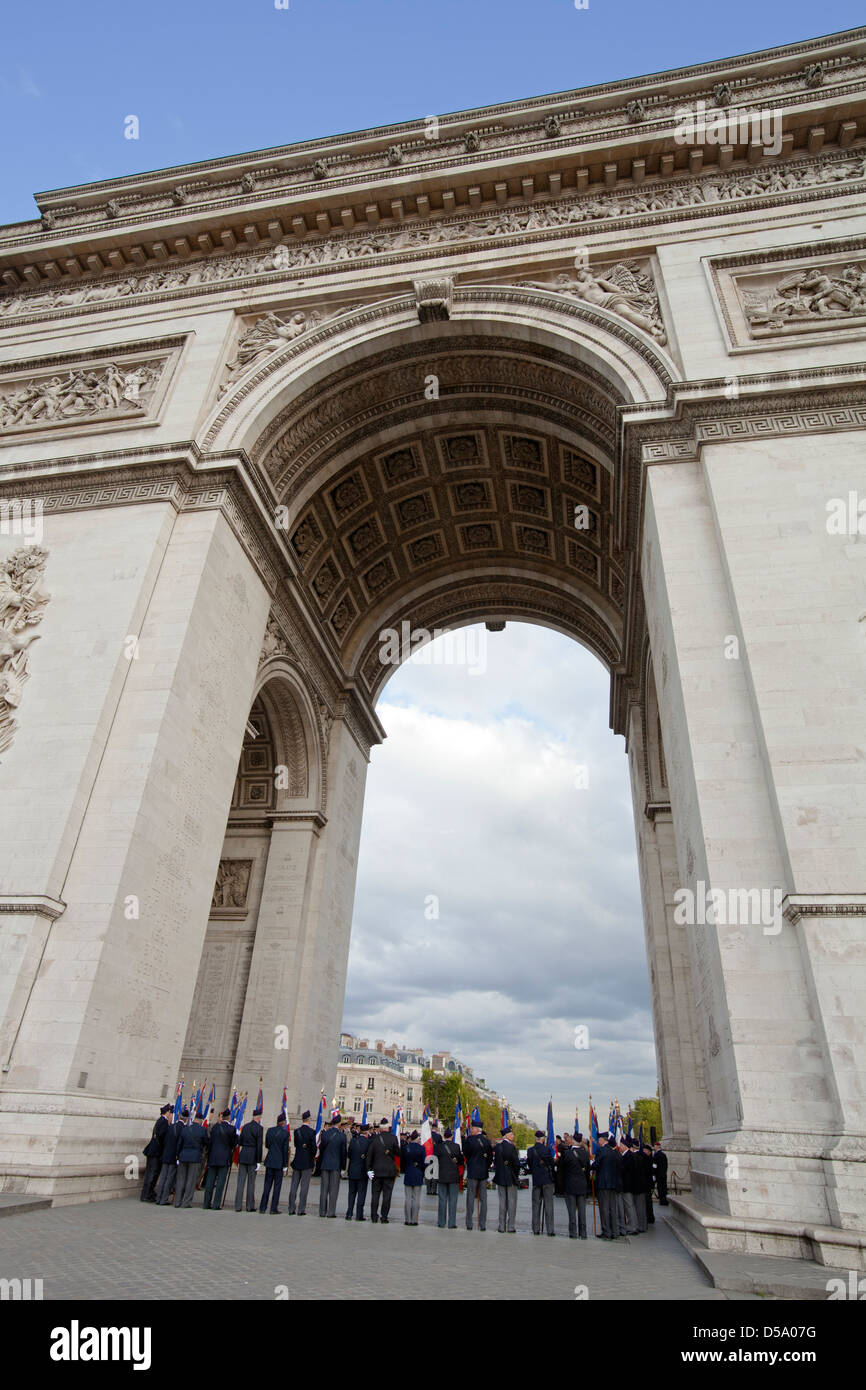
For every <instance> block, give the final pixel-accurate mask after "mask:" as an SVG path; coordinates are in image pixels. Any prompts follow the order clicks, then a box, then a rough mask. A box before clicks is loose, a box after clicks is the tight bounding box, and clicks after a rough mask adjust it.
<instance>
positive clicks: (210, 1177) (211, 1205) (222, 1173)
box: [204, 1163, 229, 1211]
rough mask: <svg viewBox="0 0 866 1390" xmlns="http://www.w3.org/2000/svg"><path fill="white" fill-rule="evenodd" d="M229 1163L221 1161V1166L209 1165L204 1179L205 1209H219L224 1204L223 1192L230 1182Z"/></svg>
mask: <svg viewBox="0 0 866 1390" xmlns="http://www.w3.org/2000/svg"><path fill="white" fill-rule="evenodd" d="M228 1177H229V1165H228V1164H227V1163H221V1164H220V1166H219V1168H213V1167H208V1170H207V1174H206V1176H205V1180H204V1208H205V1211H219V1209H220V1207H221V1206H222V1204H223V1192H224V1191H225V1185H226V1183H227V1182H228Z"/></svg>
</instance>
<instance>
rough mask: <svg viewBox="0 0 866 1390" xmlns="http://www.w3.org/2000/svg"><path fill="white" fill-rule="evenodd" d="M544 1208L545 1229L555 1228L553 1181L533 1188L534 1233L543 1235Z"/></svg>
mask: <svg viewBox="0 0 866 1390" xmlns="http://www.w3.org/2000/svg"><path fill="white" fill-rule="evenodd" d="M542 1207H543V1209H544V1229H545V1231H546V1232H547V1234H548V1235H550V1233H551V1231H552V1230H553V1183H552V1182H546V1183H543V1184H542V1185H541V1186H540V1187H533V1189H532V1234H533V1235H536V1236H539V1235H541V1212H542Z"/></svg>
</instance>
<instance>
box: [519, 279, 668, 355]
mask: <svg viewBox="0 0 866 1390" xmlns="http://www.w3.org/2000/svg"><path fill="white" fill-rule="evenodd" d="M522 283H523V284H524V285H526V286H530V287H532V288H533V289H539V290H548V291H552V292H553V293H555V294H567V295H570V296H571V297H572V298H573V299H582V300H584V301H585V302H586V303H587V304H593V305H595V306H596V307H597V308H599V309H609V310H610V312H611V313H613V314H619V316H620V318H624V319H628V321H629V323H633V324H635V325H636V326H637V327H638V328H642V329H643V330H644V332H645V333H649V334H651V335H652V337H653V338H655V339H656V341H657V342H659V343H666V342H667V333H666V332H665V326H664V323H663V322H662V314H661V308H660V306H659V297H658V294H657V293H656V288H655V285H654V284H653V278H652V276H651V275H650V273H649V271H647V270H644V269H643V268H642V267H641V266H640V265H639V264H638V262H636V261H618V262H617V264H616V265H613V266H605V267H604V269H603V273H598V274H593V272H592V271H591V270H588V269H581V270H578V271H576V272H575V274H574V275H569V274H568V273H567V272H565V271H562V272H561V273H560V274H558V275H556V276H554V277H553V279H552V280H549V281H541V280H526V281H523V282H522Z"/></svg>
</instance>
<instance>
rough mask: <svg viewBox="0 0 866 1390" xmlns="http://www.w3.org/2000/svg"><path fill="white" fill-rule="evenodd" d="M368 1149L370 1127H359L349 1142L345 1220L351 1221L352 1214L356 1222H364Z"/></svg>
mask: <svg viewBox="0 0 866 1390" xmlns="http://www.w3.org/2000/svg"><path fill="white" fill-rule="evenodd" d="M369 1147H370V1126H369V1125H368V1124H363V1125H361V1127H360V1129H359V1130H357V1131H356V1132H353V1134H352V1138H351V1139H350V1140H349V1153H348V1162H349V1206H348V1209H347V1211H346V1220H347V1221H351V1219H352V1212H353V1211H354V1213H355V1220H356V1221H366V1219H367V1218H366V1216H365V1215H364V1203H365V1202H366V1200H367V1182H368V1179H367V1150H368V1149H369Z"/></svg>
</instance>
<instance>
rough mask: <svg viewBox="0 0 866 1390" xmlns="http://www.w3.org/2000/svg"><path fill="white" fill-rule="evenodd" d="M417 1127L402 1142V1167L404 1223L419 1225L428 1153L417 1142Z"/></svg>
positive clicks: (406, 1224)
mask: <svg viewBox="0 0 866 1390" xmlns="http://www.w3.org/2000/svg"><path fill="white" fill-rule="evenodd" d="M417 1138H418V1131H417V1129H413V1130H412V1133H411V1134H410V1135H409V1137H408V1139H404V1140H403V1141H402V1142H401V1144H400V1167H401V1168H402V1169H403V1225H404V1226H417V1225H418V1212H419V1210H420V1206H421V1188H422V1187H423V1186H424V1164H425V1163H426V1162H427V1155H426V1153H425V1152H424V1146H423V1144H417V1143H416V1142H415V1141H416V1139H417Z"/></svg>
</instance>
